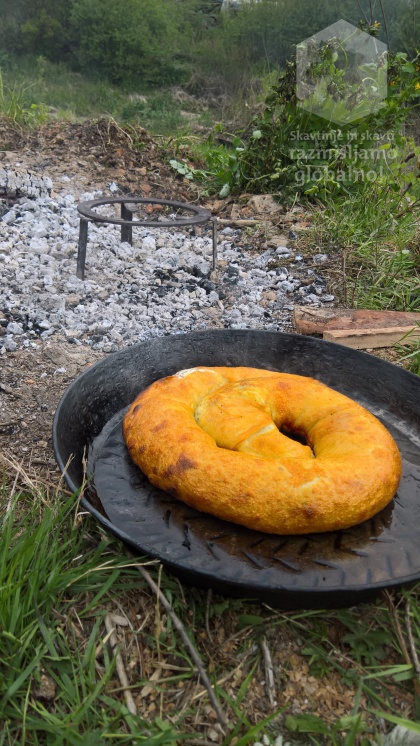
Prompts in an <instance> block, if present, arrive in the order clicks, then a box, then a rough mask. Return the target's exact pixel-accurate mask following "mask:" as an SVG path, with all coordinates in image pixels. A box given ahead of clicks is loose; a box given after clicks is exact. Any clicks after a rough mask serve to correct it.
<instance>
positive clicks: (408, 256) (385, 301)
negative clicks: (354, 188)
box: [304, 181, 420, 311]
mask: <svg viewBox="0 0 420 746" xmlns="http://www.w3.org/2000/svg"><path fill="white" fill-rule="evenodd" d="M320 208H321V209H319V210H317V211H315V212H314V221H313V227H312V228H311V230H309V231H307V233H306V235H305V238H304V241H305V244H306V246H307V248H308V249H310V250H311V251H312V252H313V253H316V252H317V251H326V252H328V253H331V254H332V255H335V256H337V255H339V256H340V257H341V265H342V266H341V271H340V273H339V275H340V276H339V278H338V279H337V280H336V283H335V287H334V290H335V292H337V293H338V294H339V296H340V300H341V302H343V303H344V304H345V305H347V306H349V307H353V308H371V309H391V310H397V311H417V310H420V239H419V232H418V225H419V222H418V221H419V215H420V204H416V203H413V204H412V205H408V204H407V203H406V202H405V200H404V199H401V196H400V192H399V191H398V190H395V188H394V185H393V184H392V182H391V181H389V182H386V183H384V184H380V185H376V184H366V186H365V188H364V190H363V192H362V193H360V194H354V195H349V196H348V197H345V198H340V199H336V200H332V199H331V200H326V201H325V204H324V205H320Z"/></svg>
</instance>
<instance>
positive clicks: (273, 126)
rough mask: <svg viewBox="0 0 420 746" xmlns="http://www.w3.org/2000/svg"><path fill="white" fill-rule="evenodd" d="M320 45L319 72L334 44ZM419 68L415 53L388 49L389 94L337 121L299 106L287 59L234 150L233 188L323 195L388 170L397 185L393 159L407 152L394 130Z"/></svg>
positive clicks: (414, 90) (358, 185) (354, 187)
mask: <svg viewBox="0 0 420 746" xmlns="http://www.w3.org/2000/svg"><path fill="white" fill-rule="evenodd" d="M326 48H327V51H329V55H324V58H323V59H322V60H321V62H320V67H321V70H320V72H322V71H323V68H324V69H326V68H327V66H328V67H329V66H330V65H331V58H332V55H333V54H334V46H333V45H331V47H330V49H329V50H328V45H327V47H324V50H325V49H326ZM419 69H420V56H419V55H418V56H417V57H416V58H415V59H414V60H413V61H409V60H408V59H407V55H405V54H404V53H397V54H395V55H393V56H392V57H391V61H390V64H389V68H388V96H387V98H386V99H385V101H384V102H383V105H382V106H381V108H379V110H378V111H377V112H375V113H374V114H370V115H368V116H366V117H364V118H363V119H359V120H357V121H356V122H350V123H348V124H343V125H340V126H339V127H337V125H335V124H334V123H331V122H329V121H328V120H326V119H324V118H322V117H320V116H317V115H316V114H314V113H312V112H310V111H307V110H304V109H302V108H300V107H299V106H298V100H297V97H296V61H295V60H293V61H289V62H288V63H287V64H286V69H285V71H284V73H282V74H281V76H280V79H279V82H278V84H277V85H276V86H275V87H274V88H273V89H272V90H271V92H270V93H269V95H268V97H267V99H266V101H265V109H264V111H263V113H262V115H259V116H258V117H256V118H255V119H254V120H253V122H252V123H251V126H250V131H251V134H250V135H249V138H248V143H247V145H246V147H245V148H244V150H243V152H241V153H240V154H239V155H238V167H237V169H236V171H235V178H238V174H239V186H240V188H242V189H245V190H246V191H250V192H261V191H273V189H275V190H276V191H278V190H279V189H281V190H282V191H283V194H285V195H287V194H289V195H292V196H294V195H295V194H296V193H298V194H301V195H307V196H316V197H320V198H321V199H325V198H326V197H327V196H334V195H337V194H349V193H350V192H352V191H363V187H364V183H365V181H366V179H367V176H366V174H367V173H368V172H369V174H370V172H372V173H373V177H374V179H376V178H378V179H381V178H382V177H383V176H385V177H386V176H387V175H388V173H390V172H394V175H395V176H399V179H397V189H398V188H400V186H401V185H402V183H404V181H406V180H407V176H406V174H405V168H403V169H400V173H399V174H398V173H397V172H398V169H399V168H400V165H401V164H400V162H399V161H398V159H400V160H403V158H404V157H405V156H406V154H407V152H408V151H407V145H408V143H407V141H406V139H405V138H404V137H403V136H402V135H401V131H400V129H401V125H402V123H403V122H404V120H405V119H406V118H407V116H408V114H409V112H410V106H409V105H410V103H411V102H413V100H414V99H415V97H416V95H417V94H418V70H419ZM337 72H339V71H337ZM337 78H338V75H337ZM391 146H392V147H391ZM404 150H405V152H404ZM381 166H383V168H382V169H381ZM369 178H371V176H370V175H369Z"/></svg>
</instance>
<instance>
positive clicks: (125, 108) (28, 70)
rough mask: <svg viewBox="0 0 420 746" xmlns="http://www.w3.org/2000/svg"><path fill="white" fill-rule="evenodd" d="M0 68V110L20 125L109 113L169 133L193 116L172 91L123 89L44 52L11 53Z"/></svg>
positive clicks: (161, 132)
mask: <svg viewBox="0 0 420 746" xmlns="http://www.w3.org/2000/svg"><path fill="white" fill-rule="evenodd" d="M0 71H1V77H2V91H3V95H1V92H0V112H2V113H4V114H5V115H6V116H9V118H11V119H13V120H14V121H16V122H17V123H18V124H23V125H25V124H31V123H33V124H40V123H43V121H46V120H47V119H48V118H57V119H65V120H70V121H74V120H76V119H80V118H89V117H97V116H100V115H104V114H108V115H110V116H112V117H114V118H115V119H117V120H118V121H120V122H122V123H130V124H139V125H140V126H142V127H145V128H146V129H148V130H149V131H150V132H151V133H152V134H159V135H168V134H173V133H174V132H175V131H176V130H184V131H187V130H188V129H189V126H190V121H191V119H189V118H187V117H185V116H183V114H182V112H183V111H184V109H185V108H187V109H188V105H186V104H181V103H180V102H179V101H178V100H176V99H174V97H173V96H172V94H171V92H170V90H167V91H165V90H138V91H137V90H136V91H132V90H131V91H129V90H124V88H121V87H118V86H115V85H111V84H110V83H108V82H107V81H106V80H103V79H102V80H101V79H98V78H87V77H86V76H82V75H80V74H78V73H75V72H72V71H71V70H69V69H68V67H67V66H66V65H64V64H55V63H52V62H49V61H48V60H46V59H45V58H43V57H38V58H29V57H28V58H21V57H20V58H10V57H9V58H6V59H3V64H2V62H1V60H0ZM31 113H32V121H31V116H30V114H31ZM41 113H42V119H41V117H40V114H41ZM36 114H37V115H38V116H36ZM196 114H197V116H196V119H197V121H198V122H199V121H201V113H200V111H198V112H197V113H196ZM206 115H207V117H208V116H209V113H208V112H207V113H206V112H203V119H205V116H206ZM193 118H194V119H195V117H193Z"/></svg>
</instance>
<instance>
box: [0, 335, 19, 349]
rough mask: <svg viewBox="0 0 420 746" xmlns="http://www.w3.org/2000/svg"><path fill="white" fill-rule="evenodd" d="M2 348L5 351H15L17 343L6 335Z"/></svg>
mask: <svg viewBox="0 0 420 746" xmlns="http://www.w3.org/2000/svg"><path fill="white" fill-rule="evenodd" d="M2 346H3V348H4V349H5V350H6V352H15V351H16V350H17V347H18V346H17V344H16V342H15V341H14V339H12V338H11V337H6V339H3V345H2Z"/></svg>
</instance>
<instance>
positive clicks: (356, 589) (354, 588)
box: [53, 329, 418, 598]
mask: <svg viewBox="0 0 420 746" xmlns="http://www.w3.org/2000/svg"><path fill="white" fill-rule="evenodd" d="M231 332H232V330H224V329H211V330H206V334H210V335H211V336H215V337H217V336H219V337H222V336H224V335H225V334H226V333H229V334H231ZM250 332H251V333H252V332H255V333H258V335H259V336H261V335H267V337H269V336H272V335H275V336H276V337H277V338H279V337H280V338H282V339H284V340H285V341H286V340H290V339H291V338H295V337H299V338H301V339H302V340H303V341H304V344H306V343H307V344H308V347H309V348H310V347H311V345H312V344H313V343H314V342H316V343H317V344H319V343H322V344H323V345H327V346H328V347H330V348H333V349H336V347H337V343H335V342H327V341H325V340H322V339H319V338H314V337H307V336H306V335H300V334H293V333H286V332H276V331H271V330H262V329H255V330H254V329H238V330H235V334H236V335H238V337H242V336H244V337H247V336H249V333H250ZM202 334H203V332H202V331H197V332H187V333H182V334H169V335H163V337H162V338H166V339H168V338H179V337H187V338H189V339H191V338H194V337H198V338H200V337H201V336H202ZM154 341H155V340H154V339H150V340H145V341H143V342H140V343H138V344H136V345H132V346H129V347H125V348H122V349H121V350H118V351H116V352H114V353H109V354H108V355H106V356H105V357H104V358H102V359H101V360H98V361H97V362H96V363H94V365H92V366H90V367H89V368H88V369H87V370H85V371H83V372H82V373H80V374H79V375H78V376H77V377H76V378H75V379H74V381H73V382H72V383H71V384H70V385H69V386H68V388H67V389H66V391H65V392H64V394H63V396H62V397H61V399H60V401H59V403H58V405H57V409H56V411H55V415H54V420H53V450H54V456H55V459H56V461H57V464H58V466H59V468H60V471H61V472H62V473H63V475H64V479H65V481H66V483H67V485H68V486H69V488H70V490H71V491H72V492H73V493H75V492H77V491H78V490H79V489H80V485H76V484H75V483H74V482H73V480H72V479H71V478H70V477H69V476H68V475H67V473H66V466H67V464H65V463H64V462H63V460H62V458H61V455H60V453H59V452H58V432H57V428H58V420H59V417H60V412H61V409H62V407H63V406H65V399H66V398H67V396H68V395H69V393H70V392H71V391H72V389H73V388H74V387H75V386H76V385H78V383H79V381H80V379H81V378H83V377H85V376H89V375H91V372H92V371H93V370H94V369H96V368H98V367H101V366H102V365H104V364H106V362H107V361H108V359H109V357H110V356H112V355H121V354H123V353H127V352H128V351H129V350H130V349H131V348H133V349H134V348H140V347H143V346H147V345H150V344H152V343H153V342H154ZM338 346H339V347H342V345H338ZM347 352H348V354H349V355H350V356H351V357H353V356H354V355H355V354H356V355H359V354H360V350H353V349H352V348H349V349H348V350H347ZM375 360H376V359H375V358H372V362H374V361H375ZM379 362H380V364H381V368H383V366H384V365H385V366H386V367H388V368H389V369H391V368H394V369H395V368H396V369H397V370H398V371H399V370H402V369H400V368H398V367H397V366H395V365H394V364H393V363H390V362H388V361H387V360H382V359H380V360H378V363H379ZM404 374H405V376H409V377H410V378H411V379H412V380H413V381H418V376H416V375H415V374H414V373H410V372H409V371H406V370H404ZM297 375H298V374H297ZM80 503H81V505H82V506H83V507H84V508H86V510H87V511H88V512H90V513H91V514H92V515H93V516H95V518H96V519H97V520H98V521H99V522H100V523H101V524H102V525H103V526H104V527H105V528H107V529H108V530H109V531H110V532H111V533H113V534H114V535H116V536H117V537H118V538H120V539H121V540H122V541H124V542H125V543H126V544H128V545H129V546H131V547H135V549H136V550H137V551H140V552H142V553H143V554H147V556H150V557H152V558H153V559H158V560H160V561H161V562H162V564H164V566H166V567H168V568H169V569H170V570H171V569H172V570H173V571H174V572H175V573H177V572H178V573H180V572H186V573H188V575H189V576H190V577H193V578H195V579H196V580H197V583H199V582H200V578H204V579H206V578H209V579H210V580H211V581H212V582H213V585H214V576H213V574H212V573H207V572H206V570H205V569H203V568H200V571H199V572H196V571H194V569H191V567H187V568H185V567H184V566H183V563H178V564H175V563H173V562H171V560H167V559H165V560H162V558H161V556H159V555H158V554H155V553H154V552H153V549H148V550H147V551H145V549H144V548H142V547H140V546H139V545H137V544H136V542H135V541H133V539H132V538H131V537H130V536H128V535H127V534H126V533H125V531H123V530H121V529H120V528H118V527H117V526H115V525H114V524H113V523H112V522H111V521H110V520H109V519H108V518H107V517H105V516H103V515H102V514H101V513H100V512H99V511H98V510H97V509H96V508H95V507H94V506H93V505H91V503H89V501H88V500H87V499H86V498H85V497H82V498H81V500H80ZM417 580H418V572H416V573H413V574H412V575H408V576H404V577H402V578H401V577H399V578H393V579H391V580H389V581H388V582H387V584H386V587H387V588H391V587H394V586H397V587H400V586H402V585H408V584H410V583H413V582H415V581H417ZM220 581H221V582H223V583H225V584H229V585H230V586H231V587H236V588H237V589H238V590H239V591H240V590H241V587H242V584H241V583H236V582H235V580H234V579H225V578H220ZM247 584H248V589H249V590H251V588H252V586H253V590H254V591H256V592H258V590H259V585H258V584H257V583H254V582H252V581H250V580H249V579H248V580H247ZM383 588H384V584H383V582H382V581H378V582H374V583H372V582H370V583H369V588H366V585H365V584H357V585H346V587H345V588H344V589H343V588H342V587H341V586H336V587H331V586H329V587H328V588H325V589H323V588H322V587H319V586H318V587H317V588H316V589H314V588H313V587H312V586H307V587H306V586H305V587H302V586H301V587H300V588H299V589H298V590H293V589H289V588H285V589H284V590H285V593H287V595H288V596H291V595H292V596H293V595H294V596H299V595H302V594H314V593H315V594H316V596H317V597H318V598H322V597H324V596H325V597H330V596H331V594H332V593H335V594H338V595H339V596H343V597H345V596H348V595H349V594H353V593H354V594H362V595H363V594H367V592H374V591H375V590H382V589H383ZM281 590H282V589H281V587H280V586H279V587H278V588H273V592H279V591H281ZM246 595H247V594H246V592H244V593H243V596H244V597H246Z"/></svg>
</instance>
